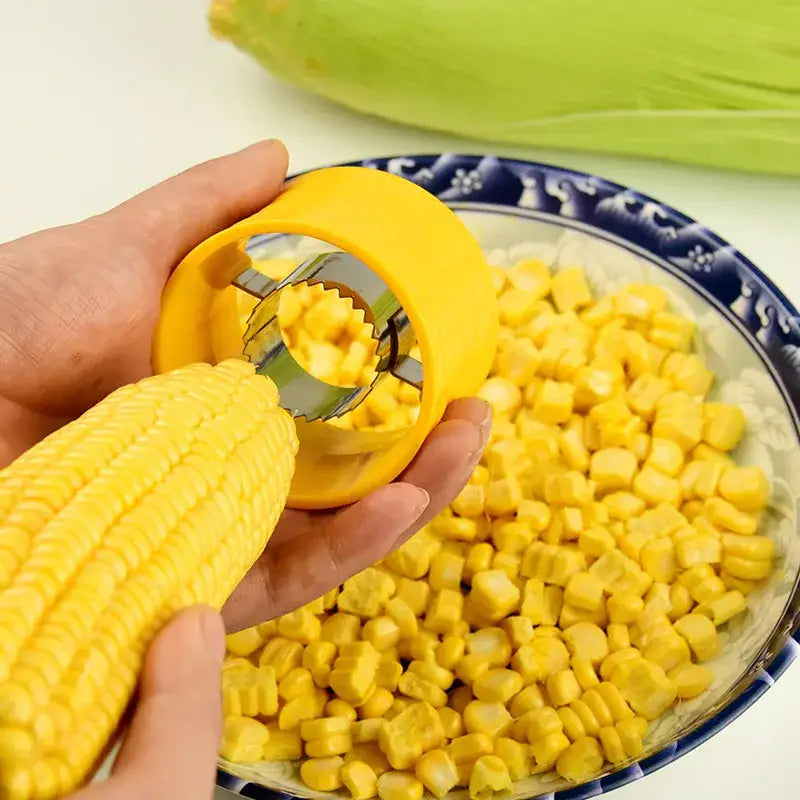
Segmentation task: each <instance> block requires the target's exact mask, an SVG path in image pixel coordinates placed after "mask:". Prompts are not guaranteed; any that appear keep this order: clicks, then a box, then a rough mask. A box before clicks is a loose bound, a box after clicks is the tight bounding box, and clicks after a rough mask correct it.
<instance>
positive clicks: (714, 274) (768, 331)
mask: <svg viewBox="0 0 800 800" xmlns="http://www.w3.org/2000/svg"><path fill="white" fill-rule="evenodd" d="M347 166H362V167H368V168H371V169H378V170H382V171H384V172H390V173H392V174H395V175H399V176H402V177H404V178H407V179H408V180H411V181H413V182H415V183H417V184H418V185H420V186H422V187H423V188H425V189H426V190H427V191H429V192H431V193H432V194H435V195H436V196H437V197H438V198H439V199H440V200H442V201H443V202H445V203H447V204H449V205H452V206H455V207H459V206H462V207H469V208H475V207H478V208H479V207H480V206H493V207H494V210H496V209H497V207H501V208H502V207H506V208H508V209H509V211H510V210H512V209H513V210H524V211H530V212H535V213H536V215H537V216H538V217H539V218H541V219H544V220H546V221H548V222H553V223H556V224H558V222H559V220H561V221H562V222H563V223H566V222H567V221H569V223H570V224H574V223H580V224H581V226H582V227H583V229H584V230H587V231H588V232H589V233H591V232H592V230H594V231H596V232H597V233H599V234H607V235H610V236H613V237H614V238H616V239H620V240H622V241H623V242H626V243H628V244H630V245H634V246H636V247H637V248H640V249H641V250H643V251H645V252H646V253H649V254H650V255H651V256H653V257H654V258H655V259H657V260H659V261H662V262H666V263H667V264H669V265H670V266H671V267H672V268H673V269H674V270H675V271H676V272H677V273H679V274H680V273H683V274H685V275H687V277H690V279H691V283H692V284H693V285H694V286H696V287H698V288H699V290H701V291H703V290H704V293H706V294H707V295H709V296H711V297H712V298H713V299H714V300H715V301H716V302H717V303H718V304H719V305H720V306H722V307H725V308H726V310H727V311H729V312H730V314H731V315H733V316H734V317H735V318H736V319H737V320H738V321H739V323H740V328H741V330H742V332H743V334H744V335H745V336H747V337H748V338H749V339H751V340H752V343H753V344H754V346H755V347H756V348H757V350H758V351H759V352H760V354H761V355H762V357H763V359H764V361H765V362H766V363H767V364H769V365H770V367H771V369H772V370H773V374H774V376H775V377H777V379H778V381H779V383H780V384H781V385H782V389H783V391H784V393H785V396H786V398H787V399H788V401H789V405H790V406H791V409H792V412H793V415H794V422H795V426H797V427H798V430H800V420H799V419H798V418H799V417H800V316H798V312H797V310H796V309H795V308H794V307H793V305H792V304H791V303H790V302H789V300H788V299H787V298H786V297H785V296H784V295H783V293H782V292H781V291H780V290H779V289H778V288H777V287H775V286H774V285H773V283H772V282H771V281H770V280H769V278H767V277H766V275H764V274H763V273H762V272H761V271H760V270H759V269H758V268H757V267H756V266H755V265H754V264H753V263H751V262H750V261H749V260H748V259H747V258H746V257H745V256H743V255H742V254H741V253H740V252H739V251H738V250H736V248H734V247H733V246H732V245H730V244H729V243H728V242H726V241H725V240H724V239H722V238H720V237H719V236H717V235H716V234H715V233H713V232H712V231H710V230H708V229H707V228H705V227H703V226H702V225H700V224H698V223H697V222H695V221H694V220H692V219H690V218H689V217H687V216H685V215H683V214H681V213H680V212H678V211H675V210H674V209H672V208H669V207H668V206H665V205H663V204H662V203H659V202H657V201H656V200H653V199H652V198H650V197H647V196H646V195H643V194H640V193H639V192H636V191H633V190H632V189H629V188H627V187H624V186H620V185H618V184H615V183H612V182H610V181H607V180H604V179H603V178H598V177H596V176H593V175H588V174H585V173H581V172H575V171H573V170H569V169H563V168H560V167H554V166H548V165H546V164H537V163H532V162H527V161H518V160H512V159H504V158H499V157H494V156H475V155H457V154H441V155H420V156H399V157H393V158H378V159H369V160H366V161H361V162H354V163H352V164H349V165H347ZM799 625H800V591H798V585H797V583H795V587H794V591H793V593H792V598H791V600H790V603H789V606H788V607H787V609H786V612H785V613H784V616H783V618H782V620H781V623H780V624H779V625H778V626H777V628H776V630H775V631H774V632H773V634H772V636H771V637H770V639H769V640H768V641H767V642H766V643H765V644H764V647H763V648H762V650H761V652H760V654H759V657H758V658H757V659H756V660H755V662H754V663H753V664H752V665H751V667H750V669H749V670H748V671H747V673H746V674H744V675H743V676H742V677H741V678H740V679H739V681H738V682H737V683H736V685H735V686H733V687H732V688H731V690H730V691H729V692H728V693H727V695H726V697H725V698H724V699H723V701H722V702H721V703H720V705H721V706H722V707H721V709H720V710H719V711H717V712H716V713H715V714H713V715H712V716H710V717H709V718H706V719H701V720H699V721H698V723H696V724H695V726H694V727H693V728H692V729H691V730H690V731H688V732H687V733H685V734H683V735H682V736H680V737H679V738H677V739H676V740H675V741H673V742H672V743H671V744H669V745H667V746H666V747H664V748H663V749H662V750H660V751H659V752H657V753H655V754H654V755H652V756H649V757H648V758H645V759H643V760H642V761H639V762H638V763H635V764H632V765H630V766H627V767H624V768H623V769H620V770H618V771H616V772H612V773H611V774H609V775H607V776H605V777H602V778H600V779H599V780H596V781H591V782H589V783H585V784H582V785H580V786H576V787H573V788H569V789H566V790H563V791H559V792H555V793H554V794H552V795H550V796H549V797H548V800H549V798H550V797H552V798H553V800H586V798H589V797H594V796H596V795H599V794H603V793H605V792H609V791H611V790H613V789H616V788H617V787H619V786H624V785H625V784H627V783H630V782H631V781H634V780H636V779H638V778H640V777H642V776H643V775H648V774H650V773H652V772H655V771H656V770H657V769H660V768H661V767H663V766H666V765H667V764H669V763H671V762H672V761H675V760H676V759H677V758H680V757H681V756H682V755H683V754H684V753H688V752H689V751H691V750H693V749H694V748H695V747H698V746H699V745H701V744H703V742H705V741H706V740H707V739H709V738H710V737H712V736H713V735H714V734H716V733H717V732H719V731H720V730H722V729H723V728H724V727H726V726H727V725H729V724H730V723H731V722H733V721H734V720H735V719H736V718H737V717H738V716H739V715H741V714H742V713H743V712H744V711H745V710H746V709H747V708H749V707H750V706H751V705H752V704H753V703H755V701H756V700H758V698H759V697H761V695H763V694H764V692H766V691H767V689H769V688H770V687H771V686H772V685H773V684H774V682H775V681H776V680H777V679H778V678H779V677H780V676H781V675H782V674H783V672H784V671H785V670H786V668H787V667H788V666H789V664H791V663H792V662H793V661H794V660H795V659H796V658H797V657H798V654H800V629H799V628H798V626H799ZM217 784H218V785H219V786H220V787H222V788H224V789H227V790H228V791H230V792H233V793H235V794H238V795H240V796H241V797H250V798H254V800H297V796H296V795H293V794H290V793H286V792H279V791H275V790H273V789H269V788H266V787H264V786H260V785H258V784H256V783H252V782H249V781H246V780H243V779H241V778H238V777H236V776H234V775H231V774H230V773H228V772H226V771H224V770H222V769H220V770H218V771H217Z"/></svg>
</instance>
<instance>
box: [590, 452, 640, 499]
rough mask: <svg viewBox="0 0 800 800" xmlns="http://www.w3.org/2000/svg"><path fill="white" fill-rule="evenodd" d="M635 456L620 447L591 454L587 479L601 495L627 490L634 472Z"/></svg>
mask: <svg viewBox="0 0 800 800" xmlns="http://www.w3.org/2000/svg"><path fill="white" fill-rule="evenodd" d="M636 466H637V464H636V456H634V455H633V453H631V452H630V451H628V450H624V449H622V448H621V447H606V448H603V449H602V450H597V451H595V452H594V453H592V458H591V464H590V468H589V477H590V478H591V479H592V480H593V481H594V482H595V483H596V484H597V488H598V491H600V492H602V493H606V492H611V491H615V490H617V489H627V488H628V487H629V486H630V485H631V481H632V480H633V475H634V473H635V472H636Z"/></svg>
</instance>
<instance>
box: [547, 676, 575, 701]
mask: <svg viewBox="0 0 800 800" xmlns="http://www.w3.org/2000/svg"><path fill="white" fill-rule="evenodd" d="M546 687H547V696H548V697H549V698H550V702H552V703H553V705H554V706H555V707H556V708H558V707H559V706H566V705H569V704H570V703H571V702H572V701H573V700H577V699H578V698H579V697H580V696H581V687H580V684H579V683H578V679H577V678H576V677H575V673H574V672H573V671H572V670H571V669H564V670H560V671H559V672H555V673H553V674H552V675H548V676H547V683H546Z"/></svg>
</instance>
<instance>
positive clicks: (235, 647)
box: [225, 627, 266, 656]
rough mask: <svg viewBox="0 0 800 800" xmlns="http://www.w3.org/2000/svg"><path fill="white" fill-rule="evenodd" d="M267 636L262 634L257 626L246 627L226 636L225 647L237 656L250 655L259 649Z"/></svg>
mask: <svg viewBox="0 0 800 800" xmlns="http://www.w3.org/2000/svg"><path fill="white" fill-rule="evenodd" d="M265 641H266V636H265V635H262V634H261V633H260V632H259V630H258V628H257V627H253V628H245V629H244V630H241V631H237V632H236V633H229V634H228V635H227V636H226V637H225V648H226V650H227V651H228V652H229V653H232V654H233V655H235V656H249V655H252V654H253V653H255V652H256V650H258V648H259V647H261V646H262V645H263V644H264V642H265Z"/></svg>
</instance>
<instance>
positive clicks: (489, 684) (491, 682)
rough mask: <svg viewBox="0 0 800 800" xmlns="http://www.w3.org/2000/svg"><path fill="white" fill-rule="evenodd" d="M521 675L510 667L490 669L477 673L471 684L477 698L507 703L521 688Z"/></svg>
mask: <svg viewBox="0 0 800 800" xmlns="http://www.w3.org/2000/svg"><path fill="white" fill-rule="evenodd" d="M522 685H523V683H522V676H521V675H519V674H518V673H516V672H514V671H513V670H510V669H490V670H487V671H486V672H484V673H482V674H481V675H479V676H478V677H477V678H476V679H475V681H474V682H473V684H472V693H473V694H474V695H475V697H476V698H477V699H478V700H485V701H487V702H499V703H503V704H505V703H507V702H508V701H509V700H511V698H512V697H513V696H514V695H515V694H517V692H519V691H520V690H521V689H522Z"/></svg>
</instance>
